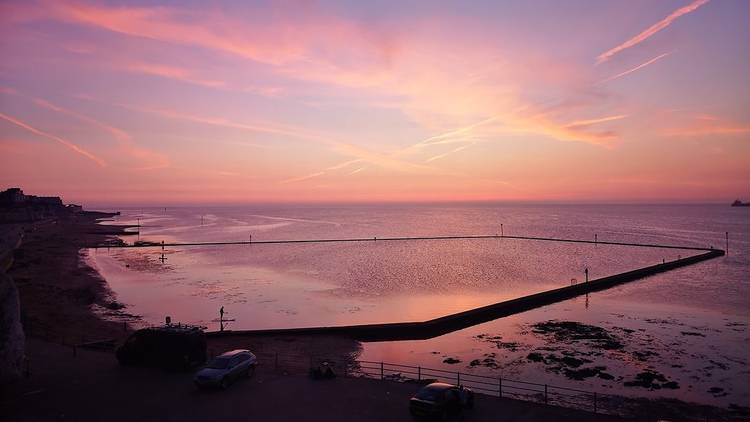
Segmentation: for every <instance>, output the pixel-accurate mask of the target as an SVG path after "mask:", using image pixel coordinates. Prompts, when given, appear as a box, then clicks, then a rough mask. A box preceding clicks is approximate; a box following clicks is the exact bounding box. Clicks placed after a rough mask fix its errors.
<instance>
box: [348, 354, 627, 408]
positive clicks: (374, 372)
mask: <svg viewBox="0 0 750 422" xmlns="http://www.w3.org/2000/svg"><path fill="white" fill-rule="evenodd" d="M355 362H356V363H357V365H356V368H357V369H356V370H355V371H356V372H359V375H361V376H365V377H368V378H380V379H383V380H395V381H417V382H424V383H426V382H437V381H440V382H448V383H451V384H461V385H464V386H467V387H469V388H471V389H472V390H474V391H475V392H477V393H482V394H486V395H491V396H497V397H509V398H513V399H519V400H526V401H534V402H539V403H544V404H549V405H557V406H563V407H572V408H577V409H583V410H588V411H593V412H594V413H616V410H617V408H618V407H619V406H617V405H616V403H617V402H619V398H618V397H616V396H612V395H608V394H600V393H597V392H593V391H585V390H578V389H575V388H568V387H559V386H554V385H549V384H539V383H534V382H528V381H520V380H515V379H511V378H503V377H490V376H485V375H477V374H470V373H466V372H460V371H449V370H445V369H435V368H425V367H422V366H410V365H400V364H395V363H386V362H373V361H364V360H358V361H355ZM356 372H354V373H351V372H350V373H348V374H347V375H357V374H356Z"/></svg>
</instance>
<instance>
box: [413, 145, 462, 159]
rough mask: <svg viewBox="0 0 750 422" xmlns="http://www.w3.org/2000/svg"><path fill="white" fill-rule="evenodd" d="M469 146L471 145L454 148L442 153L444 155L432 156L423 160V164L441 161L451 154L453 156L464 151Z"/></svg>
mask: <svg viewBox="0 0 750 422" xmlns="http://www.w3.org/2000/svg"><path fill="white" fill-rule="evenodd" d="M470 145H471V144H466V145H461V146H460V147H457V148H454V149H452V150H450V151H448V152H444V153H442V154H438V155H435V156H432V157H430V158H428V159H426V160H425V161H424V162H425V163H429V162H431V161H435V160H439V159H441V158H445V157H447V156H449V155H451V154H454V153H456V152H459V151H463V150H465V149H466V148H468V147H469V146H470Z"/></svg>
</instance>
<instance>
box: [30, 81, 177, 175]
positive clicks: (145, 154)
mask: <svg viewBox="0 0 750 422" xmlns="http://www.w3.org/2000/svg"><path fill="white" fill-rule="evenodd" d="M16 95H19V96H22V97H26V98H29V99H31V100H32V101H33V102H34V103H35V104H36V105H38V106H40V107H44V108H47V109H49V110H53V111H55V112H58V113H61V114H65V115H68V116H71V117H74V118H76V119H78V120H80V121H83V122H86V123H88V124H90V125H92V126H95V127H98V128H100V129H102V130H104V131H106V132H108V133H110V134H111V135H112V136H114V137H115V139H117V141H118V142H119V147H120V149H121V150H122V151H123V152H124V153H125V154H127V155H128V156H131V157H133V158H135V159H136V160H138V161H139V162H141V163H142V165H139V166H137V167H134V168H133V170H155V169H161V168H166V167H169V165H170V161H169V159H168V158H167V156H166V155H164V154H159V153H157V152H154V151H152V150H150V149H148V148H143V147H141V146H139V145H137V144H136V143H135V142H134V141H133V138H132V137H131V136H130V134H128V133H127V132H125V131H124V130H122V129H119V128H116V127H114V126H112V125H109V124H107V123H104V122H102V121H100V120H97V119H94V118H93V117H89V116H86V115H84V114H81V113H78V112H76V111H73V110H70V109H67V108H65V107H61V106H59V105H57V104H53V103H51V102H50V101H48V100H45V99H42V98H35V97H29V96H26V95H23V94H20V93H16Z"/></svg>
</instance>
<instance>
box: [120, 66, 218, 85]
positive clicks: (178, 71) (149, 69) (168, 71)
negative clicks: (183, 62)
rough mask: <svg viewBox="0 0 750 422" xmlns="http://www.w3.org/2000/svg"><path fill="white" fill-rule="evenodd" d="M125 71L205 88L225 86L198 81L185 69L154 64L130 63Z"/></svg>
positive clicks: (198, 79) (216, 82)
mask: <svg viewBox="0 0 750 422" xmlns="http://www.w3.org/2000/svg"><path fill="white" fill-rule="evenodd" d="M125 69H126V70H128V71H130V72H135V73H143V74H146V75H153V76H159V77H162V78H168V79H175V80H178V81H182V82H187V83H191V84H194V85H201V86H206V87H209V88H223V87H225V86H226V83H225V82H224V81H219V80H209V79H200V78H197V77H195V76H193V75H192V74H191V72H189V71H188V70H187V69H183V68H179V67H175V66H167V65H163V64H154V63H130V64H128V65H127V66H126V68H125Z"/></svg>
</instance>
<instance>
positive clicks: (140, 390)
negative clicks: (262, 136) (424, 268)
mask: <svg viewBox="0 0 750 422" xmlns="http://www.w3.org/2000/svg"><path fill="white" fill-rule="evenodd" d="M28 354H29V356H30V359H31V360H30V368H31V371H32V374H31V377H30V378H29V379H27V380H24V381H22V382H20V383H19V384H17V385H15V386H14V387H13V388H12V389H11V390H10V391H8V390H7V389H6V390H5V391H3V395H2V398H0V410H1V411H0V414H2V415H5V416H8V419H4V418H2V419H3V420H4V421H6V420H7V421H9V422H15V421H58V420H59V421H62V420H65V421H103V420H106V421H112V422H115V421H179V422H185V421H222V420H224V421H274V420H279V421H411V420H412V419H411V417H410V415H409V412H408V407H407V403H408V399H409V397H410V396H411V395H412V394H413V393H414V392H415V391H416V389H417V388H418V386H416V385H413V384H403V383H396V382H390V381H380V380H369V379H355V378H337V379H335V380H330V381H313V380H311V379H309V378H307V377H303V376H293V375H285V374H283V373H277V372H275V371H273V370H272V369H271V368H259V370H258V371H257V372H256V374H255V376H254V377H253V378H251V379H245V380H240V381H238V382H237V383H236V384H234V385H233V386H232V387H230V388H229V390H227V391H199V390H197V389H196V388H195V387H193V385H192V383H191V374H186V373H169V372H164V371H160V370H155V369H147V368H122V367H120V366H118V365H117V363H116V361H115V359H114V356H113V355H112V354H110V353H102V352H93V351H84V350H78V353H77V356H76V357H74V356H73V353H72V349H70V348H66V347H62V346H58V345H52V344H48V343H42V342H39V341H31V342H30V344H29V350H28ZM458 420H464V421H490V420H492V421H540V420H555V421H575V422H584V421H594V420H596V421H601V420H616V419H614V418H606V417H603V416H602V415H593V414H590V413H585V412H578V411H573V410H569V409H560V408H555V407H548V406H543V405H539V404H534V403H527V402H521V401H515V400H507V399H505V400H504V399H498V398H493V397H487V396H482V395H479V396H478V397H477V400H476V408H475V409H474V410H471V411H466V412H464V415H463V417H462V418H458Z"/></svg>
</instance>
